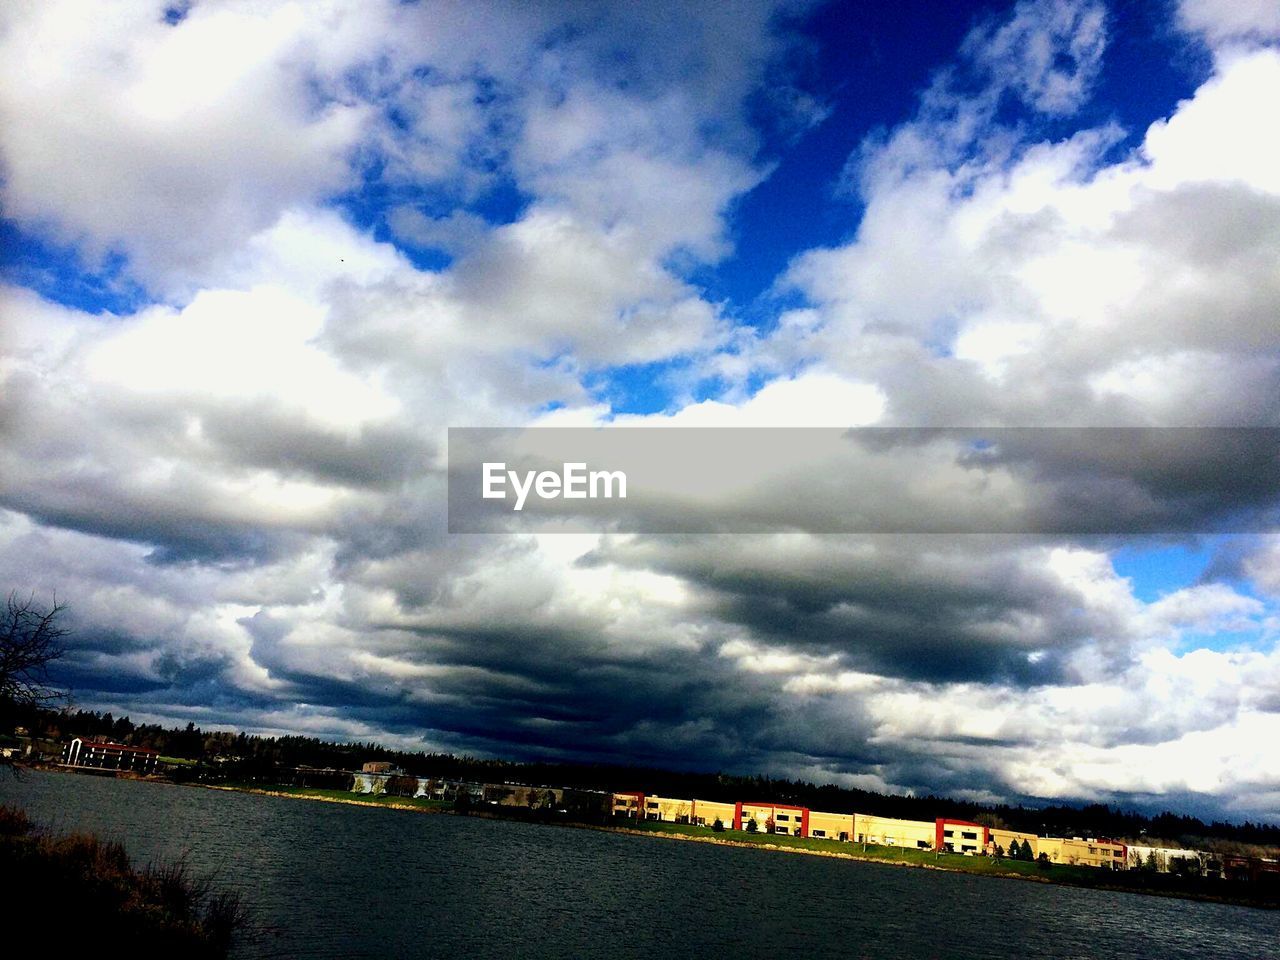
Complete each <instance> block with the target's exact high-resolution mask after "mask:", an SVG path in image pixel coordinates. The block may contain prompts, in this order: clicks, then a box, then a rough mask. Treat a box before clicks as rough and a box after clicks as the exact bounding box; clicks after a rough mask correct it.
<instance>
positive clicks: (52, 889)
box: [0, 806, 244, 960]
mask: <svg viewBox="0 0 1280 960" xmlns="http://www.w3.org/2000/svg"><path fill="white" fill-rule="evenodd" d="M0 863H3V864H4V868H3V869H2V870H0V902H3V903H4V904H5V906H6V908H7V909H8V911H9V912H10V915H11V916H12V917H15V918H21V921H22V925H23V926H24V927H25V928H26V929H29V930H37V931H40V932H41V937H42V940H45V941H46V944H47V946H48V947H49V948H50V949H52V951H53V953H54V954H55V955H64V956H65V955H68V954H69V953H70V952H71V951H72V950H79V949H88V950H93V951H95V952H97V953H99V954H101V953H104V952H105V953H107V954H109V955H110V954H112V951H113V950H115V949H117V948H119V949H125V948H127V955H128V956H130V957H133V958H146V957H175V956H180V957H182V958H183V960H203V958H220V957H225V956H226V955H227V952H228V950H229V949H230V946H231V939H232V936H233V935H234V934H235V932H236V931H237V930H238V929H240V928H241V927H242V926H243V925H244V912H243V909H242V907H241V904H240V900H239V897H238V896H237V895H236V894H234V893H228V892H219V891H216V890H215V889H214V888H213V885H212V884H211V882H210V881H209V880H208V879H207V878H204V877H199V876H196V875H195V874H193V873H192V871H191V870H190V868H189V866H188V864H187V863H186V862H185V860H179V861H176V862H173V863H166V864H152V865H150V866H147V867H146V868H144V869H141V870H138V869H135V868H134V867H133V866H132V865H131V864H130V862H129V858H128V856H127V854H126V853H125V849H124V847H123V846H122V845H121V844H119V843H114V842H109V841H104V840H101V839H99V838H98V837H96V836H93V835H91V834H83V833H73V834H67V835H65V836H56V835H53V834H51V833H49V832H47V831H44V830H41V829H40V828H38V827H37V826H36V825H35V824H33V823H32V822H31V821H30V820H29V819H28V818H27V816H26V814H25V813H23V812H22V811H21V810H17V809H14V808H11V807H4V806H0Z"/></svg>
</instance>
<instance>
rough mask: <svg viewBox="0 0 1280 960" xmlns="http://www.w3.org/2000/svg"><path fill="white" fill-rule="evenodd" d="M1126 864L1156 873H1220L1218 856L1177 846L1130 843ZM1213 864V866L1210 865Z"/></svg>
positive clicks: (1219, 874)
mask: <svg viewBox="0 0 1280 960" xmlns="http://www.w3.org/2000/svg"><path fill="white" fill-rule="evenodd" d="M1128 850H1129V855H1128V866H1129V869H1130V870H1155V871H1156V872H1158V873H1179V874H1194V875H1198V876H1209V875H1210V873H1212V874H1213V875H1215V876H1221V875H1222V864H1221V863H1220V862H1219V858H1218V857H1216V856H1214V854H1212V853H1210V852H1209V851H1207V850H1185V849H1182V848H1178V847H1149V846H1140V845H1131V846H1130V847H1129V848H1128ZM1211 865H1214V866H1211Z"/></svg>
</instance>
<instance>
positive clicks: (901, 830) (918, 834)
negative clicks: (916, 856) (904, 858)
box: [853, 813, 938, 850]
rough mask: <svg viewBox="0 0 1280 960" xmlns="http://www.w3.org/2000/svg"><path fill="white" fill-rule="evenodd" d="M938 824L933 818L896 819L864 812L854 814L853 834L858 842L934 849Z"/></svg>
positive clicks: (911, 848)
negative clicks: (873, 815) (868, 814)
mask: <svg viewBox="0 0 1280 960" xmlns="http://www.w3.org/2000/svg"><path fill="white" fill-rule="evenodd" d="M937 833H938V824H937V822H936V821H933V820H895V819H894V818H892V817H871V816H867V815H866V814H864V813H856V814H854V816H853V834H854V839H855V840H856V841H857V842H858V843H874V844H878V845H880V846H882V847H902V848H904V849H906V850H932V849H934V843H935V840H936V838H937Z"/></svg>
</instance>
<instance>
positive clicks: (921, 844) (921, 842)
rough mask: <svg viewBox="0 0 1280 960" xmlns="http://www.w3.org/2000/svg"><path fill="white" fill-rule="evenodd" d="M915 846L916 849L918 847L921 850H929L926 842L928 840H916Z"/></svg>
mask: <svg viewBox="0 0 1280 960" xmlns="http://www.w3.org/2000/svg"><path fill="white" fill-rule="evenodd" d="M916 846H917V847H919V848H920V849H921V850H928V849H929V841H928V840H917V841H916Z"/></svg>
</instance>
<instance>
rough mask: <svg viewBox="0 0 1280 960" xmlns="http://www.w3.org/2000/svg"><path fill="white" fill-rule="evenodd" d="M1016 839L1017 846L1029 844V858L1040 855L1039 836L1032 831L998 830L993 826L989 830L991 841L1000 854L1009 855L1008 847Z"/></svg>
mask: <svg viewBox="0 0 1280 960" xmlns="http://www.w3.org/2000/svg"><path fill="white" fill-rule="evenodd" d="M1015 840H1016V841H1018V846H1020V847H1021V846H1024V845H1026V844H1028V843H1029V844H1031V859H1032V860H1034V859H1035V858H1036V857H1038V856H1039V855H1040V838H1039V837H1037V836H1036V835H1035V834H1034V833H1023V832H1021V831H1020V830H1000V829H996V828H993V829H992V831H991V842H992V843H993V844H995V845H996V846H998V847H999V848H1000V851H1001V854H1000V855H1001V856H1005V857H1007V856H1008V855H1009V848H1010V847H1012V846H1013V842H1014V841H1015Z"/></svg>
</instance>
